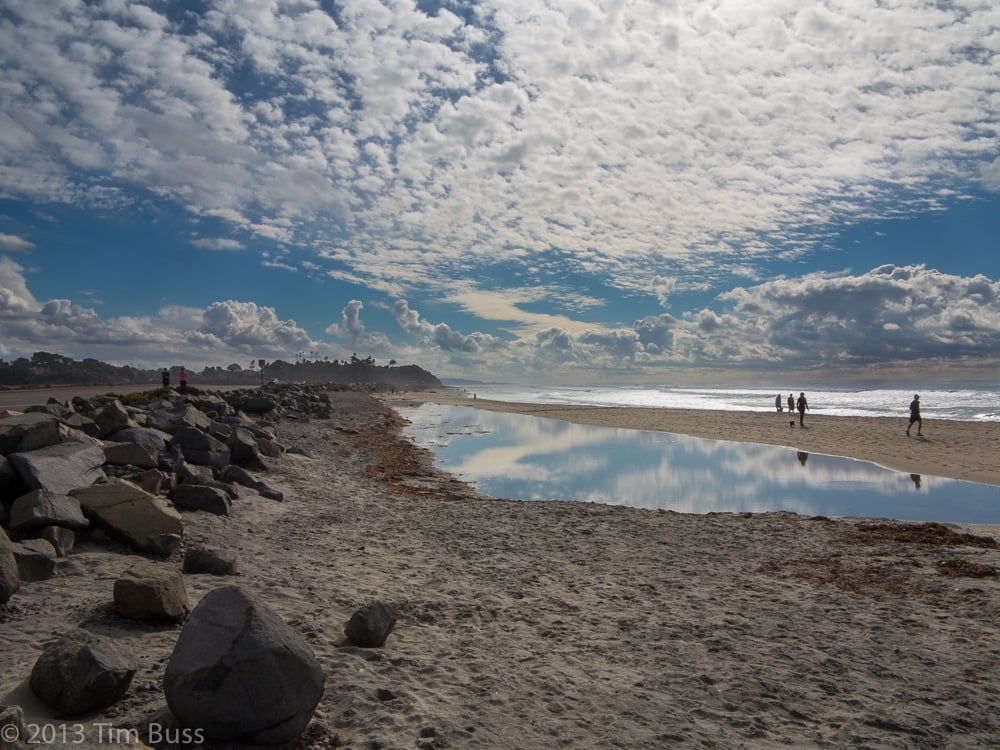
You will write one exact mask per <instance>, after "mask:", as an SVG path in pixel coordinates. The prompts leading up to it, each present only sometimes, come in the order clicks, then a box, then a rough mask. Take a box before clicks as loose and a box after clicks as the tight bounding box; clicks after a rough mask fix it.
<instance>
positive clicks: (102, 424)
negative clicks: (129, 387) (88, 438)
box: [93, 399, 131, 437]
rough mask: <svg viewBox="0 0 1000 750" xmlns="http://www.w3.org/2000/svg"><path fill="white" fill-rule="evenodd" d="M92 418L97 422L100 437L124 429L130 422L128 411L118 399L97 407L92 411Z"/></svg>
mask: <svg viewBox="0 0 1000 750" xmlns="http://www.w3.org/2000/svg"><path fill="white" fill-rule="evenodd" d="M93 420H94V421H95V422H96V423H97V427H98V434H99V436H100V437H104V436H105V435H110V434H111V433H112V432H118V431H119V430H124V429H125V428H126V427H128V426H129V425H130V424H131V420H130V419H129V416H128V411H126V409H125V407H124V406H122V402H121V401H119V400H118V399H115V400H114V401H112V402H111V403H108V404H104V405H103V406H101V407H100V408H98V409H97V411H95V412H94V416H93Z"/></svg>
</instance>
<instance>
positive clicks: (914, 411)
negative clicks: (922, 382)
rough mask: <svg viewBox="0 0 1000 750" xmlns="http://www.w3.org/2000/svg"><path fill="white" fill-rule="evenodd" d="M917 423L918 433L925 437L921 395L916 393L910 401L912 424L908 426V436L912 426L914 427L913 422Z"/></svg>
mask: <svg viewBox="0 0 1000 750" xmlns="http://www.w3.org/2000/svg"><path fill="white" fill-rule="evenodd" d="M914 422H916V423H917V434H918V435H920V436H921V437H923V435H924V420H923V419H921V418H920V396H919V395H917V394H916V393H914V394H913V400H912V401H911V402H910V424H908V425H907V426H906V436H907V437H909V436H910V428H911V427H913V423H914Z"/></svg>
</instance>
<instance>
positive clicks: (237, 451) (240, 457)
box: [226, 427, 267, 469]
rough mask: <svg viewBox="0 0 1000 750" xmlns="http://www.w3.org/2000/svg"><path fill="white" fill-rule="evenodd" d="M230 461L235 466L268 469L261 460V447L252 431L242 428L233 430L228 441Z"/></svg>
mask: <svg viewBox="0 0 1000 750" xmlns="http://www.w3.org/2000/svg"><path fill="white" fill-rule="evenodd" d="M226 446H227V447H228V448H229V455H230V459H231V460H232V462H233V463H234V464H240V465H241V466H250V467H252V468H254V469H266V468H267V465H266V464H265V463H264V462H263V461H262V460H261V458H260V446H258V445H257V440H256V438H254V436H253V433H252V432H250V430H247V429H244V428H242V427H235V428H233V431H232V433H231V434H230V435H229V439H228V440H227V441H226Z"/></svg>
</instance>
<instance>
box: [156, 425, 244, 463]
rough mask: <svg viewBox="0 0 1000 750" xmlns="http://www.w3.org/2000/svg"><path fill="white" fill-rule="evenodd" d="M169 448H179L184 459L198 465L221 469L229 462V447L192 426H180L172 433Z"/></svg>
mask: <svg viewBox="0 0 1000 750" xmlns="http://www.w3.org/2000/svg"><path fill="white" fill-rule="evenodd" d="M169 447H170V448H174V447H176V448H179V449H180V451H181V454H182V455H183V456H184V460H185V461H190V462H191V463H193V464H198V465H200V466H212V467H214V468H216V469H221V468H222V467H223V466H226V465H227V464H229V463H230V456H229V448H227V447H226V444H225V443H223V442H222V441H221V440H218V439H216V438H214V437H212V436H211V435H209V434H208V433H207V432H202V431H201V430H199V429H196V428H194V427H182V428H180V429H179V430H177V432H175V433H174V436H173V438H171V440H170V443H169Z"/></svg>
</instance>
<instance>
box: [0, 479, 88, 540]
mask: <svg viewBox="0 0 1000 750" xmlns="http://www.w3.org/2000/svg"><path fill="white" fill-rule="evenodd" d="M88 525H89V521H87V519H86V518H85V517H84V515H83V511H82V510H81V509H80V501H79V500H77V499H76V498H75V497H70V496H69V495H62V494H59V493H55V492H49V491H48V490H32V491H31V492H29V493H28V494H26V495H21V497H19V498H17V500H15V501H14V505H13V506H12V507H11V509H10V520H9V521H8V528H10V530H11V531H16V532H18V533H20V534H23V533H26V532H29V531H33V530H35V529H40V528H42V527H43V526H64V527H66V528H67V529H83V528H86V527H87V526H88Z"/></svg>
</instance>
